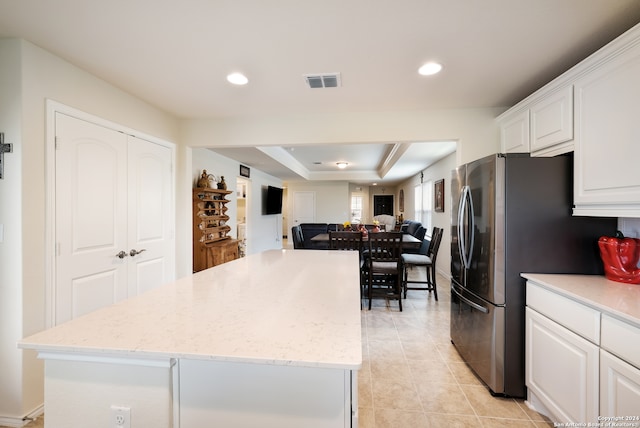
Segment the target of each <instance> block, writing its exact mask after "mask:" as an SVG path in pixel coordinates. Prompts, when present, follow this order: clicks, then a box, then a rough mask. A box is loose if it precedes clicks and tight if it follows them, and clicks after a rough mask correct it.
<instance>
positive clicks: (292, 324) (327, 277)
mask: <svg viewBox="0 0 640 428" xmlns="http://www.w3.org/2000/svg"><path fill="white" fill-rule="evenodd" d="M359 284H360V279H359V263H358V254H357V253H355V252H350V251H327V250H318V251H316V250H270V251H265V252H263V253H259V254H253V255H250V256H248V257H243V258H241V259H238V260H234V261H232V262H228V263H225V264H222V265H219V266H216V267H214V268H211V269H207V270H205V271H202V272H198V273H196V274H194V275H191V276H188V277H185V278H182V279H179V280H177V281H175V282H173V283H170V284H168V285H164V286H162V287H159V288H157V289H155V290H152V291H149V292H147V293H144V294H142V295H140V296H137V297H133V298H130V299H127V300H124V301H122V302H119V303H116V304H114V305H112V306H109V307H105V308H102V309H99V310H97V311H95V312H92V313H89V314H87V315H84V316H82V317H79V318H76V319H74V320H71V321H69V322H67V323H64V324H61V325H59V326H56V327H53V328H51V329H49V330H45V331H43V332H40V333H37V334H35V335H33V336H30V337H27V338H25V339H23V340H22V341H21V342H19V344H18V346H19V347H21V348H25V349H35V350H37V351H39V352H54V353H64V354H76V355H89V356H110V357H124V358H186V359H200V360H219V361H233V362H247V363H259V364H273V365H291V366H302V367H328V368H343V369H359V368H360V366H361V364H362V346H361V339H362V337H361V320H360V286H359Z"/></svg>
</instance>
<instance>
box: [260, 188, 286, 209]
mask: <svg viewBox="0 0 640 428" xmlns="http://www.w3.org/2000/svg"><path fill="white" fill-rule="evenodd" d="M264 213H265V214H267V215H268V214H282V189H281V188H279V187H274V186H268V187H267V192H266V196H265V206H264Z"/></svg>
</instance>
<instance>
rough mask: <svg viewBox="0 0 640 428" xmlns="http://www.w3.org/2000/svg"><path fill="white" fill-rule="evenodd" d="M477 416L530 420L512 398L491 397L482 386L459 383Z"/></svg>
mask: <svg viewBox="0 0 640 428" xmlns="http://www.w3.org/2000/svg"><path fill="white" fill-rule="evenodd" d="M461 388H462V390H463V391H464V394H465V395H466V397H467V399H468V400H469V402H470V403H471V405H472V406H473V409H474V410H475V412H476V413H477V414H478V416H487V417H493V418H505V419H525V420H530V419H529V417H528V416H527V414H526V413H525V412H524V410H522V408H521V407H520V406H519V405H518V403H516V401H515V400H514V399H512V398H501V397H493V396H492V395H491V394H490V393H489V392H488V390H487V388H486V387H484V386H473V385H461Z"/></svg>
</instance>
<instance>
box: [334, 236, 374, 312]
mask: <svg viewBox="0 0 640 428" xmlns="http://www.w3.org/2000/svg"><path fill="white" fill-rule="evenodd" d="M329 249H330V250H345V251H357V252H358V253H359V255H360V257H359V260H360V266H359V270H360V309H362V298H363V297H362V296H363V294H364V284H365V281H366V272H367V271H366V270H365V269H364V259H363V256H362V233H360V232H353V231H332V230H330V231H329Z"/></svg>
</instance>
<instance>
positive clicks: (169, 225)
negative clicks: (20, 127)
mask: <svg viewBox="0 0 640 428" xmlns="http://www.w3.org/2000/svg"><path fill="white" fill-rule="evenodd" d="M172 159H173V156H172V152H171V149H170V148H168V147H165V146H162V145H159V144H155V143H152V142H149V141H145V140H142V139H140V138H136V137H132V136H128V135H126V134H124V133H122V132H119V131H116V130H113V129H109V128H106V127H103V126H100V125H96V124H93V123H89V122H86V121H84V120H80V119H76V118H73V117H70V116H67V115H65V114H62V113H56V231H55V233H56V242H57V257H56V284H55V293H54V296H55V302H54V308H55V309H54V311H55V323H56V324H60V323H62V322H65V321H68V320H70V319H73V318H76V317H78V316H80V315H83V314H86V313H88V312H91V311H94V310H96V309H99V308H101V307H104V306H108V305H110V304H113V303H115V302H118V301H120V300H123V299H125V298H127V297H131V296H135V295H138V294H140V293H143V292H145V291H147V290H150V289H151V288H154V287H158V286H160V285H162V284H164V283H166V282H168V281H171V280H173V279H174V277H175V251H174V242H175V237H174V223H175V221H174V218H175V216H174V214H173V206H174V203H173V200H174V198H173V186H172V177H173V173H172ZM142 250H144V251H142Z"/></svg>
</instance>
